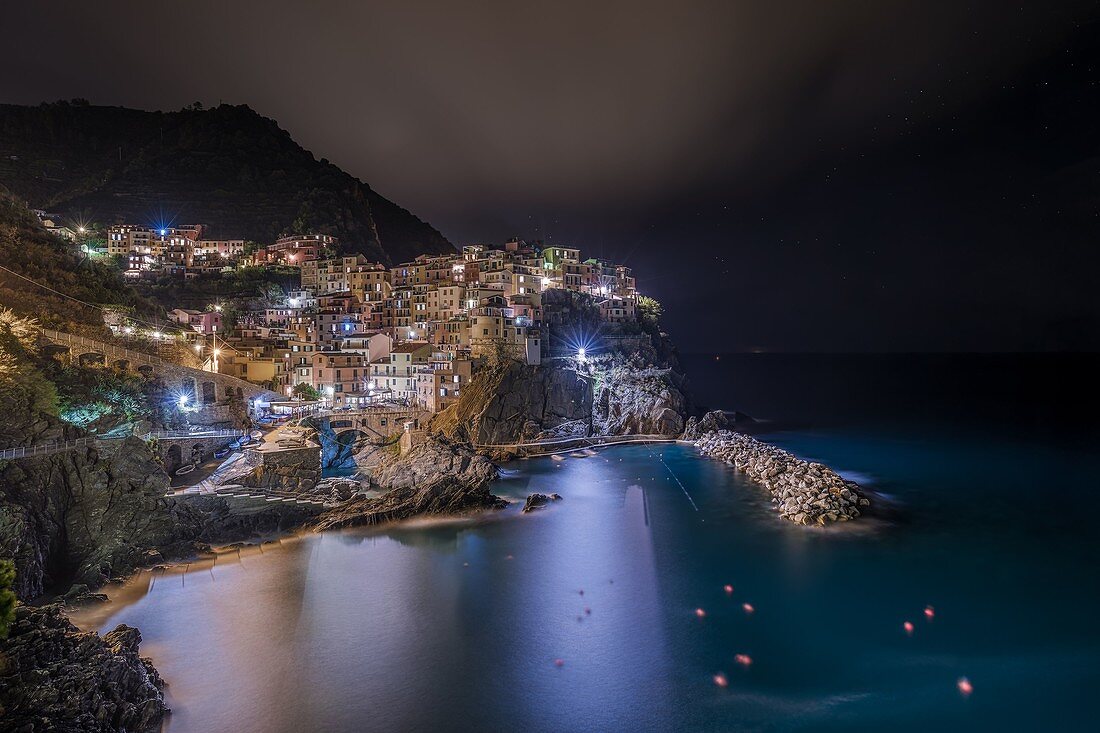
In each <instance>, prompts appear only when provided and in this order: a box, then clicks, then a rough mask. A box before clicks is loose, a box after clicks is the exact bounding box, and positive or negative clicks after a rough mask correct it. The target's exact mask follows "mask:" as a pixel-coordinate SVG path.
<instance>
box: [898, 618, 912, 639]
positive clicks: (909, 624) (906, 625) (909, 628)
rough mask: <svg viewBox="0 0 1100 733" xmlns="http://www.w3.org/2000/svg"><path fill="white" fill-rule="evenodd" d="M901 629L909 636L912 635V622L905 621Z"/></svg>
mask: <svg viewBox="0 0 1100 733" xmlns="http://www.w3.org/2000/svg"><path fill="white" fill-rule="evenodd" d="M901 628H903V629H905V633H906V634H908V635H909V636H912V635H913V622H912V621H906V622H905V623H903V624H902V625H901Z"/></svg>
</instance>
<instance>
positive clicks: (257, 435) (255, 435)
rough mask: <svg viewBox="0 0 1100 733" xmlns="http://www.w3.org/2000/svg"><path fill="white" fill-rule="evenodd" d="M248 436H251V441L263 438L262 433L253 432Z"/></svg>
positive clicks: (260, 431) (259, 431) (258, 431)
mask: <svg viewBox="0 0 1100 733" xmlns="http://www.w3.org/2000/svg"><path fill="white" fill-rule="evenodd" d="M249 436H251V438H252V439H253V440H259V439H260V438H262V437H264V431H262V430H253V431H252V432H251V433H249Z"/></svg>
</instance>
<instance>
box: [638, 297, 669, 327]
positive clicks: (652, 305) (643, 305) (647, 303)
mask: <svg viewBox="0 0 1100 733" xmlns="http://www.w3.org/2000/svg"><path fill="white" fill-rule="evenodd" d="M663 314H664V308H663V307H662V306H661V303H660V302H659V301H658V300H657V299H656V298H651V297H649V296H648V295H639V296H638V321H639V322H640V323H641V324H642V326H644V327H646V328H647V329H650V330H657V329H659V328H660V326H661V316H662V315H663Z"/></svg>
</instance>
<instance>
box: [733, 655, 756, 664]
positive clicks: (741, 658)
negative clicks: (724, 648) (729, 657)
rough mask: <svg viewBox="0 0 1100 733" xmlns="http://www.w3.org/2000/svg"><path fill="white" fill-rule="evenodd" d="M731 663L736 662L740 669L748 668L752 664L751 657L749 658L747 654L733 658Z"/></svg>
mask: <svg viewBox="0 0 1100 733" xmlns="http://www.w3.org/2000/svg"><path fill="white" fill-rule="evenodd" d="M733 661H735V662H737V663H738V664H740V665H741V666H742V667H748V666H749V665H750V664H752V657H750V656H749V655H748V654H738V655H737V656H735V657H734V658H733Z"/></svg>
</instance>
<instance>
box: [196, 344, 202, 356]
mask: <svg viewBox="0 0 1100 733" xmlns="http://www.w3.org/2000/svg"><path fill="white" fill-rule="evenodd" d="M195 353H196V354H201V353H202V344H195Z"/></svg>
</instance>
